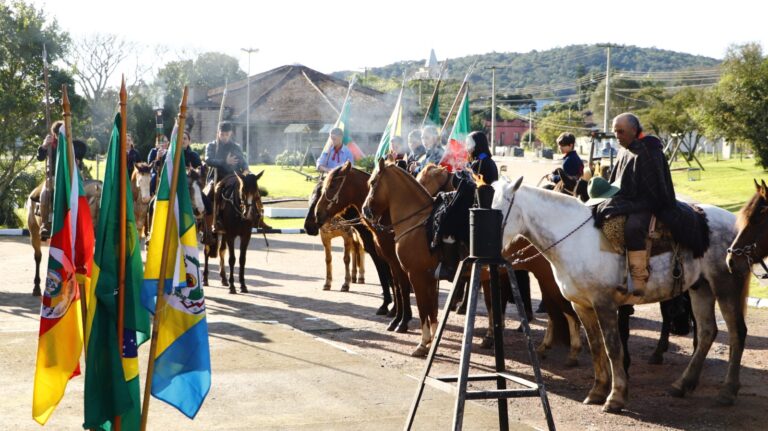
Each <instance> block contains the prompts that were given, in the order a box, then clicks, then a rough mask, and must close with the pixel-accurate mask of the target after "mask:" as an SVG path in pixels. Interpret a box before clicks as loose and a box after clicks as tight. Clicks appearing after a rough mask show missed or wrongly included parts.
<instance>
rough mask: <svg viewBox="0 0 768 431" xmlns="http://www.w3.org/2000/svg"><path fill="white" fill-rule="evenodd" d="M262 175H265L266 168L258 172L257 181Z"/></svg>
mask: <svg viewBox="0 0 768 431" xmlns="http://www.w3.org/2000/svg"><path fill="white" fill-rule="evenodd" d="M262 175H264V170H262V171H261V172H259V173H258V174H256V181H258V180H259V179H260V178H261V176H262Z"/></svg>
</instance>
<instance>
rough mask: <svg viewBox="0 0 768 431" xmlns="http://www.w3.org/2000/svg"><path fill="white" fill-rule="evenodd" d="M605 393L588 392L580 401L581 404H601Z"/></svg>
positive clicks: (604, 398)
mask: <svg viewBox="0 0 768 431" xmlns="http://www.w3.org/2000/svg"><path fill="white" fill-rule="evenodd" d="M606 398H607V397H606V396H605V395H599V394H591V393H590V394H589V395H587V397H586V398H584V401H582V403H583V404H603V403H604V402H605V400H606Z"/></svg>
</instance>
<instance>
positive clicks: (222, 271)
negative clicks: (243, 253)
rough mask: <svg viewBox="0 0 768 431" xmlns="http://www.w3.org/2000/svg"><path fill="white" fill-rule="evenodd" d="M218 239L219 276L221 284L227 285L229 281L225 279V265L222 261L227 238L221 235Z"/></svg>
mask: <svg viewBox="0 0 768 431" xmlns="http://www.w3.org/2000/svg"><path fill="white" fill-rule="evenodd" d="M219 241H220V242H219V276H220V277H221V285H222V286H224V287H227V286H229V281H227V267H226V265H225V263H224V255H225V254H226V251H227V240H226V238H225V237H223V236H222V237H221V238H220V239H219ZM231 252H232V251H231V250H230V253H231ZM230 292H231V290H230Z"/></svg>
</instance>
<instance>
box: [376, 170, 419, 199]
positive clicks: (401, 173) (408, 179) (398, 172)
mask: <svg viewBox="0 0 768 431" xmlns="http://www.w3.org/2000/svg"><path fill="white" fill-rule="evenodd" d="M393 168H394V169H393ZM384 169H387V170H390V171H393V172H395V174H396V175H399V176H401V177H403V178H406V180H405V181H406V182H410V183H411V184H413V185H414V186H415V188H416V189H417V190H419V191H420V192H421V193H422V194H423V195H424V196H425V197H427V198H429V200H433V199H432V196H430V194H429V192H428V191H427V189H425V188H424V186H422V185H421V184H420V183H419V182H418V181H416V178H414V177H413V176H412V175H411V174H409V173H408V172H406V171H405V170H403V169H400V168H399V167H398V166H397V165H396V164H394V163H387V164H386V165H385V166H384ZM377 175H379V174H377ZM374 176H376V175H372V176H371V179H370V180H368V182H369V184H370V181H371V180H373V177H374Z"/></svg>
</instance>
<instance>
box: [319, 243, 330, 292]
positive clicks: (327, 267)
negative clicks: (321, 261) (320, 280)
mask: <svg viewBox="0 0 768 431" xmlns="http://www.w3.org/2000/svg"><path fill="white" fill-rule="evenodd" d="M320 240H321V241H322V242H323V250H324V251H325V284H323V290H331V281H333V268H332V267H331V264H332V261H331V259H333V257H332V256H331V236H330V234H328V233H326V232H324V231H320Z"/></svg>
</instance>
